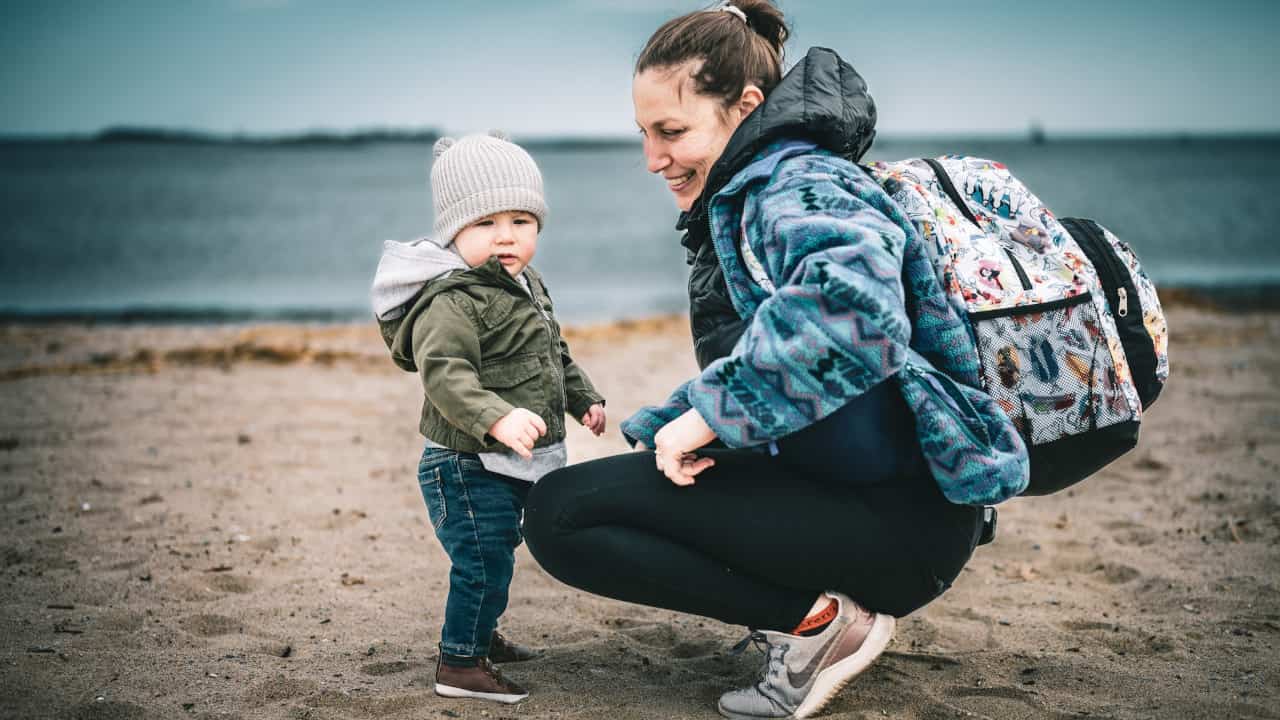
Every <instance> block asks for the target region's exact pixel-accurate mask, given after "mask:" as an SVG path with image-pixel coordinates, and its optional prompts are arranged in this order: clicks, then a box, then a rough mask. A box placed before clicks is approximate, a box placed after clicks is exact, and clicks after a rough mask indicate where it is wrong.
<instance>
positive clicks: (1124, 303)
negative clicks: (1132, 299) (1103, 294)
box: [1116, 288, 1129, 317]
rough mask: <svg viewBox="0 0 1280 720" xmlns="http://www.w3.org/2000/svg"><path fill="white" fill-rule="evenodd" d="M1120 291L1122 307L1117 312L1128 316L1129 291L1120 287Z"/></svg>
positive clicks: (1121, 315) (1122, 315)
mask: <svg viewBox="0 0 1280 720" xmlns="http://www.w3.org/2000/svg"><path fill="white" fill-rule="evenodd" d="M1118 292H1119V294H1120V308H1119V309H1118V310H1116V314H1117V315H1119V316H1120V317H1127V316H1128V315H1129V291H1128V290H1125V289H1124V288H1120V290H1119V291H1118Z"/></svg>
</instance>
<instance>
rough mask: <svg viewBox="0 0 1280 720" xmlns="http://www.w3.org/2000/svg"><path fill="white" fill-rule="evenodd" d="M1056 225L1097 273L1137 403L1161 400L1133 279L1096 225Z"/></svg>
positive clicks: (1076, 221) (1078, 221) (1067, 221)
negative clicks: (1118, 336) (1134, 388)
mask: <svg viewBox="0 0 1280 720" xmlns="http://www.w3.org/2000/svg"><path fill="white" fill-rule="evenodd" d="M1059 222H1061V223H1062V226H1063V227H1065V228H1066V229H1067V232H1069V233H1071V237H1073V238H1075V241H1076V244H1078V245H1079V246H1080V249H1081V250H1083V251H1084V254H1085V255H1086V256H1087V257H1088V258H1089V262H1090V263H1092V264H1093V268H1094V270H1096V271H1097V273H1098V280H1099V281H1100V282H1101V283H1102V289H1103V291H1104V292H1105V293H1106V296H1107V304H1108V305H1109V306H1110V307H1111V315H1112V316H1113V317H1114V318H1115V321H1116V330H1117V331H1119V334H1120V343H1121V344H1122V345H1123V346H1124V356H1125V359H1126V360H1128V362H1129V373H1130V375H1132V376H1133V384H1134V386H1136V387H1137V390H1138V400H1139V401H1141V402H1142V409H1143V410H1145V409H1147V408H1149V407H1151V405H1152V403H1154V402H1155V401H1156V398H1157V397H1159V396H1160V390H1161V389H1162V388H1163V386H1162V385H1161V383H1160V381H1159V379H1157V378H1156V350H1155V346H1154V345H1152V343H1151V335H1150V334H1149V333H1147V328H1146V325H1145V324H1144V323H1143V319H1142V318H1143V312H1142V301H1141V300H1140V299H1139V295H1138V288H1137V286H1136V285H1135V284H1134V281H1133V277H1132V276H1131V275H1130V274H1129V272H1128V271H1127V270H1126V269H1125V267H1124V263H1123V262H1122V261H1121V260H1120V258H1118V257H1116V254H1115V250H1114V249H1113V248H1112V247H1111V243H1109V242H1107V238H1106V236H1105V235H1104V234H1103V230H1102V228H1101V227H1099V226H1098V224H1097V223H1096V222H1094V221H1092V220H1086V219H1084V218H1060V219H1059ZM1121 289H1123V290H1124V292H1125V304H1126V306H1127V307H1126V309H1125V311H1124V314H1121V308H1120V290H1121Z"/></svg>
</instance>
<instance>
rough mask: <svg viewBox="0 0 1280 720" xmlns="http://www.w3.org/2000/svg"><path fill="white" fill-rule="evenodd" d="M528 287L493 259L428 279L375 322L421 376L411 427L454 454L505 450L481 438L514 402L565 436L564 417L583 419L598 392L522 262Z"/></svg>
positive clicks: (553, 435)
mask: <svg viewBox="0 0 1280 720" xmlns="http://www.w3.org/2000/svg"><path fill="white" fill-rule="evenodd" d="M524 275H525V277H526V278H527V279H528V281H529V291H530V292H527V291H526V290H525V288H524V286H523V285H522V284H521V283H520V282H519V281H518V280H517V279H515V278H514V277H512V276H511V275H510V274H509V273H508V272H507V271H506V270H505V269H504V268H503V267H502V264H501V263H499V262H498V260H497V258H491V259H490V260H489V261H487V262H485V263H484V264H483V265H479V266H477V267H474V268H470V269H466V270H460V271H457V272H454V273H453V274H451V275H448V276H445V277H443V278H439V279H435V280H431V281H429V282H427V284H426V285H425V287H423V289H422V291H421V293H420V294H418V295H417V297H416V298H414V299H412V300H410V301H409V302H408V303H407V304H406V305H405V307H406V308H407V309H406V312H405V313H404V314H403V315H401V316H400V317H398V318H395V319H391V320H381V321H379V326H380V328H381V330H382V339H383V340H384V341H385V342H386V343H387V347H388V348H389V349H390V350H391V357H392V359H394V360H395V363H396V365H399V366H400V367H401V368H404V369H405V370H409V371H413V370H417V372H418V373H419V374H420V375H421V376H422V386H423V389H424V391H425V396H426V397H425V399H424V402H423V404H422V419H421V422H420V423H419V426H418V428H419V430H421V431H422V434H423V435H425V436H426V437H427V438H429V439H431V440H433V441H435V442H437V443H439V444H441V445H445V446H447V447H450V448H453V449H454V450H460V451H462V452H485V451H491V450H505V449H506V446H504V445H501V444H500V443H498V442H497V441H496V440H495V439H494V438H493V437H491V436H489V435H488V434H487V431H488V429H489V428H490V427H492V426H493V423H494V422H496V421H497V420H498V419H499V418H501V417H502V416H504V415H506V414H507V413H509V412H511V410H512V409H513V408H517V407H522V408H525V409H527V410H531V411H533V412H535V413H537V414H538V415H539V416H540V417H541V418H542V420H543V421H544V422H545V423H546V424H547V434H546V435H544V436H543V437H541V438H539V440H538V442H537V443H536V445H535V447H543V446H546V445H551V444H553V443H556V442H560V441H562V440H564V437H565V426H564V414H565V413H566V412H568V413H569V414H570V415H572V416H573V417H574V418H575V419H581V418H582V416H583V415H585V414H586V412H587V410H588V409H589V408H590V407H591V405H593V404H595V403H603V402H604V398H603V397H601V396H600V394H599V393H597V392H596V390H595V388H594V387H592V385H591V381H590V380H589V379H588V378H587V375H586V373H585V372H583V371H582V369H581V368H579V367H578V366H577V365H576V364H574V362H573V358H571V357H570V356H569V346H568V345H567V344H566V343H565V341H564V338H562V337H561V336H560V325H559V323H557V322H556V319H555V315H554V313H553V310H552V305H551V297H550V296H549V295H548V294H547V289H546V286H545V285H543V283H542V278H541V276H540V275H539V274H538V273H537V272H536V271H534V270H533V268H525V270H524Z"/></svg>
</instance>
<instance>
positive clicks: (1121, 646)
mask: <svg viewBox="0 0 1280 720" xmlns="http://www.w3.org/2000/svg"><path fill="white" fill-rule="evenodd" d="M1059 625H1061V626H1062V627H1063V628H1064V629H1066V630H1070V631H1072V632H1074V633H1088V634H1089V636H1090V637H1092V638H1093V639H1095V640H1097V641H1098V642H1100V643H1102V644H1103V645H1104V646H1105V647H1107V648H1108V649H1109V650H1111V651H1112V652H1114V653H1116V654H1118V655H1133V656H1135V657H1151V656H1153V655H1165V654H1168V653H1177V652H1179V651H1180V650H1181V646H1180V645H1179V644H1178V642H1177V641H1176V640H1174V639H1173V638H1170V637H1167V636H1164V635H1158V634H1151V633H1147V632H1141V631H1138V630H1136V629H1132V630H1131V629H1127V628H1125V627H1123V626H1121V625H1120V624H1117V623H1101V622H1094V621H1092V620H1068V621H1065V622H1062V623H1059Z"/></svg>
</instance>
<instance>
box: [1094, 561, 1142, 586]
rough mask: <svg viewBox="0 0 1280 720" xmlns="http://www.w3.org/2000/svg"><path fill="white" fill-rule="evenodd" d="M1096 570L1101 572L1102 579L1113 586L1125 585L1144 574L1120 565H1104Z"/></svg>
mask: <svg viewBox="0 0 1280 720" xmlns="http://www.w3.org/2000/svg"><path fill="white" fill-rule="evenodd" d="M1096 570H1097V571H1098V572H1101V573H1102V578H1103V579H1104V580H1106V581H1107V582H1108V583H1110V584H1112V585H1123V584H1125V583H1127V582H1129V581H1131V580H1133V579H1134V578H1136V577H1138V576H1139V575H1141V574H1142V573H1140V572H1138V571H1137V570H1136V569H1134V568H1131V567H1129V566H1128V565H1121V564H1120V563H1103V564H1102V565H1100V566H1098V567H1097V568H1096Z"/></svg>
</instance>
